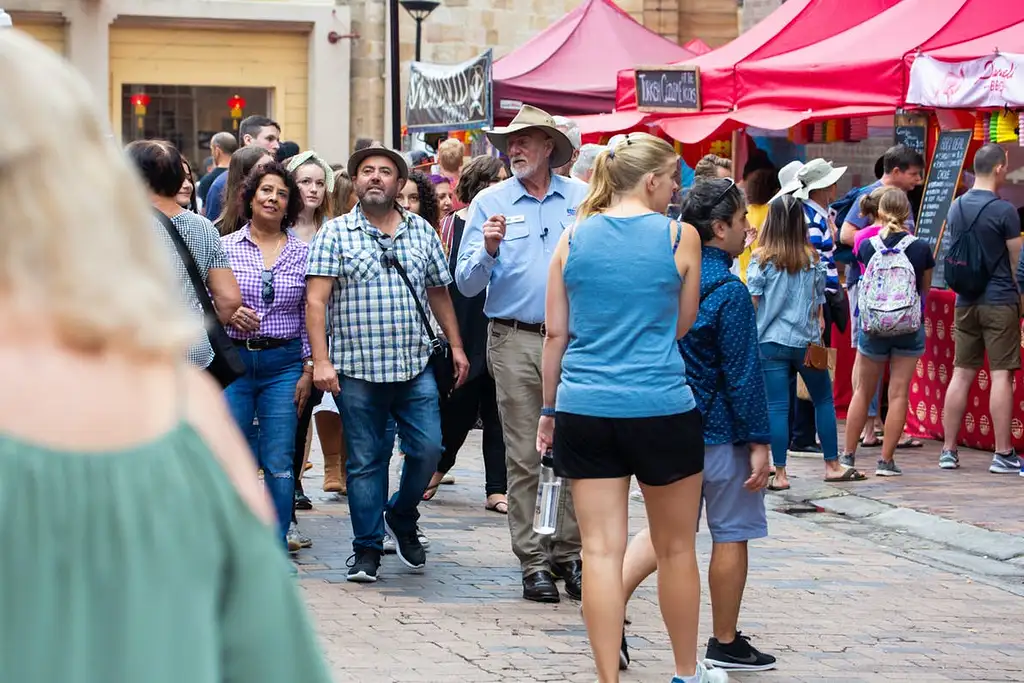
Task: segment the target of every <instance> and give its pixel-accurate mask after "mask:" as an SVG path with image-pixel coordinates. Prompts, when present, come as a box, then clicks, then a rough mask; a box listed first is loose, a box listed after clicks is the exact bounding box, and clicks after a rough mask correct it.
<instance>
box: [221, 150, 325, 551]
mask: <svg viewBox="0 0 1024 683" xmlns="http://www.w3.org/2000/svg"><path fill="white" fill-rule="evenodd" d="M239 202H240V205H241V206H240V207H239V210H240V212H241V214H242V215H243V216H244V217H245V219H246V220H247V221H248V222H247V223H246V224H245V225H243V226H242V227H241V228H239V229H238V230H236V231H234V232H232V233H229V234H227V235H224V236H223V237H222V238H221V242H222V243H223V245H224V251H225V253H227V256H228V261H230V263H231V269H232V271H234V274H235V278H236V279H237V280H238V285H239V287H240V289H241V290H242V306H241V307H240V308H239V309H238V310H237V311H236V312H235V314H234V315H233V316H231V320H230V321H229V322H228V328H227V332H228V335H230V336H231V337H232V338H234V340H235V344H237V345H238V347H239V349H238V350H239V351H240V352H241V354H242V360H243V361H244V362H245V368H246V372H245V374H244V375H242V376H241V377H240V378H238V379H237V380H235V382H234V383H232V384H231V386H229V387H228V388H227V389H226V390H225V392H224V395H225V398H227V401H228V405H229V406H230V408H231V412H232V414H233V415H234V417H235V420H236V421H237V422H238V426H239V427H241V429H242V431H243V432H245V433H246V435H247V436H248V438H249V446H250V448H252V452H253V453H255V454H256V457H257V460H258V462H259V466H260V467H261V468H262V469H263V477H264V481H265V483H266V487H267V490H268V491H269V492H270V497H271V499H272V500H273V502H274V508H275V510H276V511H277V521H278V533H279V537H280V539H281V542H282V544H284V543H286V540H285V534H286V532H287V531H288V526H289V523H290V522H291V516H292V500H293V497H294V495H295V479H294V473H293V472H292V458H293V457H294V454H295V430H296V428H297V426H298V421H299V414H300V413H301V412H302V410H303V408H304V407H305V403H306V400H307V399H309V394H310V390H311V389H312V387H313V367H312V363H311V362H309V359H310V352H309V339H308V337H307V336H306V260H307V258H308V256H309V247H308V246H307V245H306V244H304V243H303V242H302V240H300V239H299V238H298V237H296V236H295V235H294V234H292V233H291V232H290V231H289V230H288V228H290V227H291V226H292V225H294V223H295V220H296V219H297V218H298V216H299V213H300V212H301V211H302V208H303V202H302V196H301V194H300V192H299V187H298V185H296V184H295V181H294V180H293V179H292V177H291V175H290V174H289V173H288V171H287V170H286V169H285V167H284V166H282V165H281V164H280V163H278V162H276V161H271V162H269V163H267V164H265V165H263V166H261V167H258V168H256V169H253V171H252V172H251V173H249V175H248V176H246V178H245V182H244V183H242V189H241V192H240V195H239ZM253 418H256V419H257V420H258V421H259V426H260V428H259V430H258V431H257V430H254V429H253V426H252V425H253ZM288 545H289V548H288V549H289V550H291V551H292V552H295V551H298V549H299V548H298V543H289V544H288Z"/></svg>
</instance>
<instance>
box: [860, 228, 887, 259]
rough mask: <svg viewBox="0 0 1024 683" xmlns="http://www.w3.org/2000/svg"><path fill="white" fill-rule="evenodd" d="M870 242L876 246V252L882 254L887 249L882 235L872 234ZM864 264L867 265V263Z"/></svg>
mask: <svg viewBox="0 0 1024 683" xmlns="http://www.w3.org/2000/svg"><path fill="white" fill-rule="evenodd" d="M868 242H869V243H870V244H871V246H873V247H874V248H875V253H876V254H880V253H881V252H883V251H885V249H886V246H885V242H883V241H882V237H881V236H880V235H872V236H871V238H870V239H869V240H868ZM864 265H865V266H867V264H866V263H865V264H864Z"/></svg>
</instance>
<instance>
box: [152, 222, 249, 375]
mask: <svg viewBox="0 0 1024 683" xmlns="http://www.w3.org/2000/svg"><path fill="white" fill-rule="evenodd" d="M154 214H155V215H156V217H157V219H159V221H160V223H161V224H163V226H164V229H165V230H166V231H167V234H168V236H169V237H170V238H171V241H172V242H174V247H175V249H176V250H177V251H178V256H179V257H180V258H181V262H182V263H183V264H184V265H185V270H186V271H187V272H188V279H189V280H190V281H191V283H192V289H194V290H195V292H196V298H197V299H199V305H200V306H201V307H202V309H203V319H204V321H205V323H206V336H207V338H208V339H209V340H210V346H211V347H212V348H213V360H212V361H211V362H210V364H209V365H208V366H207V367H206V371H207V372H209V373H210V374H211V375H213V377H214V379H216V380H217V382H218V383H219V384H220V386H221V388H222V389H226V388H227V387H228V385H230V384H231V383H232V382H234V381H235V380H236V379H238V378H239V377H241V376H242V375H244V374H245V363H244V362H243V361H242V355H241V354H240V353H238V349H237V348H236V347H235V343H234V341H232V339H231V337H229V336H228V333H227V332H225V331H224V326H223V325H221V324H220V320H219V319H218V318H217V309H215V308H214V307H213V301H212V300H211V299H210V293H209V292H208V291H207V289H206V283H205V282H203V278H202V276H201V275H200V274H199V267H198V266H197V265H196V260H195V258H194V257H193V256H192V252H191V251H190V250H189V248H188V245H187V244H185V239H184V238H183V237H182V236H181V233H180V232H178V229H177V228H175V227H174V223H172V222H171V219H170V218H168V217H167V216H165V215H164V214H162V213H161V212H159V211H154Z"/></svg>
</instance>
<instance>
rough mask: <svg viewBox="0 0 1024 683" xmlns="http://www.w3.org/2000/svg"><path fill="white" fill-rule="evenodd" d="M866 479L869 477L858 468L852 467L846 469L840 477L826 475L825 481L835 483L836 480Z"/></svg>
mask: <svg viewBox="0 0 1024 683" xmlns="http://www.w3.org/2000/svg"><path fill="white" fill-rule="evenodd" d="M865 479H867V477H866V476H864V475H863V474H861V473H860V472H858V471H857V470H855V469H853V468H852V467H851V468H849V469H847V470H845V471H844V472H843V473H842V474H841V475H839V476H838V477H825V482H826V483H833V484H834V483H836V482H844V481H864V480H865Z"/></svg>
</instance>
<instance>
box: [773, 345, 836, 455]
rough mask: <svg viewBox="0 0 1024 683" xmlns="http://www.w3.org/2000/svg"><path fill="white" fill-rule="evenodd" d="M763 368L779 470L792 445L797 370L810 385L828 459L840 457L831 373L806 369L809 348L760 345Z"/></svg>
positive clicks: (823, 448)
mask: <svg viewBox="0 0 1024 683" xmlns="http://www.w3.org/2000/svg"><path fill="white" fill-rule="evenodd" d="M760 351H761V368H762V370H763V372H764V384H765V389H766V390H767V392H768V425H769V427H770V429H771V441H772V461H773V462H774V463H775V465H776V466H777V467H785V466H786V449H787V447H788V446H789V400H790V395H789V378H790V372H791V371H792V370H796V371H797V372H798V373H800V376H801V377H803V380H804V384H806V385H807V392H808V393H809V394H810V395H811V402H812V403H813V404H814V421H815V424H816V425H817V428H818V438H819V439H821V450H822V451H823V452H824V456H825V460H826V461H829V460H836V459H838V458H839V435H838V432H837V429H838V427H837V425H836V408H835V402H834V401H833V398H832V379H831V378H830V377H829V374H828V370H815V369H813V368H808V367H804V364H803V361H804V354H805V353H806V351H807V349H806V347H804V348H794V347H791V346H782V345H781V344H773V343H765V344H761V345H760Z"/></svg>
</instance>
